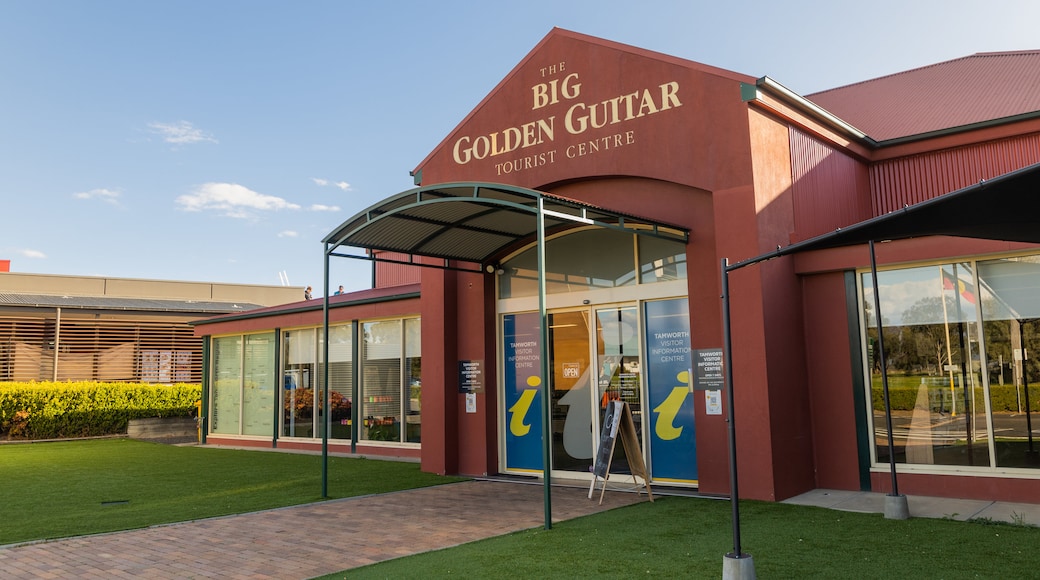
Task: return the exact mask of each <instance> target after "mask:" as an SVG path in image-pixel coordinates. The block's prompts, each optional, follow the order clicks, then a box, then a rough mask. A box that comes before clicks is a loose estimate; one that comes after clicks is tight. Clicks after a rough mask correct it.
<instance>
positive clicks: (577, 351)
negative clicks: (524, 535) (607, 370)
mask: <svg viewBox="0 0 1040 580" xmlns="http://www.w3.org/2000/svg"><path fill="white" fill-rule="evenodd" d="M589 326H590V325H589V312H588V310H579V311H574V312H555V313H551V314H549V349H548V350H549V368H550V369H552V370H551V372H552V380H551V381H550V389H551V393H552V438H553V446H552V467H553V469H554V470H558V471H576V472H584V473H588V471H589V467H590V466H591V465H592V459H593V456H592V402H591V398H592V397H593V392H594V389H593V388H592V378H591V377H592V376H593V373H594V369H593V367H592V365H591V364H590V357H591V355H590V348H589V335H590V328H589Z"/></svg>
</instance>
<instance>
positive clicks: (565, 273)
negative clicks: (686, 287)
mask: <svg viewBox="0 0 1040 580" xmlns="http://www.w3.org/2000/svg"><path fill="white" fill-rule="evenodd" d="M545 256H546V264H545V286H546V292H548V293H549V294H561V293H566V292H580V291H583V290H589V289H595V288H615V287H618V286H629V285H632V284H635V283H636V257H635V236H634V235H633V234H629V233H624V232H619V231H615V230H607V229H601V228H600V229H593V230H582V231H579V232H576V233H573V234H569V235H565V236H561V237H558V238H553V239H551V240H549V241H547V242H546V248H545ZM502 270H503V274H502V276H501V277H500V278H499V295H500V297H502V298H517V297H521V296H537V295H538V253H537V248H536V247H531V248H528V249H527V250H525V251H524V252H522V253H520V254H518V255H517V256H516V257H514V258H512V259H511V260H509V261H508V262H506V263H505V264H503V265H502Z"/></svg>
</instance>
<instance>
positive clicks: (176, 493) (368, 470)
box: [0, 439, 461, 545]
mask: <svg viewBox="0 0 1040 580" xmlns="http://www.w3.org/2000/svg"><path fill="white" fill-rule="evenodd" d="M455 481H461V479H458V478H448V477H439V476H436V475H431V474H429V473H423V472H421V471H420V470H419V466H418V464H415V463H402V462H394V461H375V460H365V459H354V458H350V459H348V458H341V457H330V458H329V478H328V492H329V496H330V497H332V498H341V497H350V496H357V495H366V494H372V493H382V492H387V491H396V490H401V489H410V488H416V487H424V486H428V485H437V484H440V483H449V482H455ZM320 500H321V457H320V456H315V455H301V454H295V453H273V452H267V451H240V450H232V449H214V448H205V447H194V446H187V447H177V446H170V445H162V444H159V443H146V442H142V441H134V440H131V439H95V440H82V441H66V442H48V443H19V444H4V445H0V545H3V544H9V543H15V542H23V541H27V540H37V539H46V538H57V537H65V536H76V535H82V534H92V533H98V532H108V531H115V530H126V529H131V528H139V527H145V526H149V525H154V524H161V523H169V522H178V521H187V520H193V519H197V518H206V517H212V516H219V515H227V514H236V513H244V512H250V511H256V510H262V509H269V508H275V507H282V506H288V505H296V504H302V503H308V502H313V501H320Z"/></svg>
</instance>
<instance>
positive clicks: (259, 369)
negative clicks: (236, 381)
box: [242, 333, 275, 436]
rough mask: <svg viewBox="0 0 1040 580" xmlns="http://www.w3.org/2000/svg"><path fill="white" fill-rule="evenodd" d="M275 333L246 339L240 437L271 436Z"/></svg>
mask: <svg viewBox="0 0 1040 580" xmlns="http://www.w3.org/2000/svg"><path fill="white" fill-rule="evenodd" d="M274 353H275V335H274V333H266V334H250V335H248V336H246V343H245V357H244V359H243V363H244V364H243V381H242V434H243V435H268V436H270V435H273V434H274V427H273V423H274V400H275V380H274V376H275V375H274V370H275V369H274Z"/></svg>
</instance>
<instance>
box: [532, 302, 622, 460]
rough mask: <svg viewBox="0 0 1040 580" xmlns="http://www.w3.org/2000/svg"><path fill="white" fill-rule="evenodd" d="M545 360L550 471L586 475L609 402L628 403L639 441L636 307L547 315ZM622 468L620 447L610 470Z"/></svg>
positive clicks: (614, 307)
mask: <svg viewBox="0 0 1040 580" xmlns="http://www.w3.org/2000/svg"><path fill="white" fill-rule="evenodd" d="M549 357H550V361H549V362H550V368H551V369H552V381H551V383H550V391H551V393H552V416H553V429H552V432H553V447H552V450H553V451H552V462H553V469H554V470H556V471H569V472H576V473H583V474H587V473H589V471H590V468H591V467H592V464H593V460H594V455H593V452H594V443H593V439H594V438H593V434H594V433H596V432H598V431H597V430H596V429H597V427H598V425H599V419H600V415H601V414H602V413H603V410H604V409H605V408H606V405H607V402H609V401H614V400H617V401H624V402H626V403H628V405H629V410H630V411H631V412H632V418H633V420H634V423H635V427H636V433H637V436H638V437H639V439H640V442H642V428H641V423H642V387H641V385H642V381H641V372H642V369H641V366H642V365H641V357H640V353H639V311H638V310H637V309H636V307H635V306H623V307H617V306H613V307H608V308H599V309H596V310H594V311H590V310H578V311H573V312H554V313H551V314H550V315H549ZM625 469H627V463H626V461H625V459H624V451H623V450H622V449H621V447H620V446H619V447H618V448H617V450H615V460H614V462H613V463H612V468H611V470H612V471H614V472H615V473H619V472H622V471H624V470H625Z"/></svg>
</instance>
